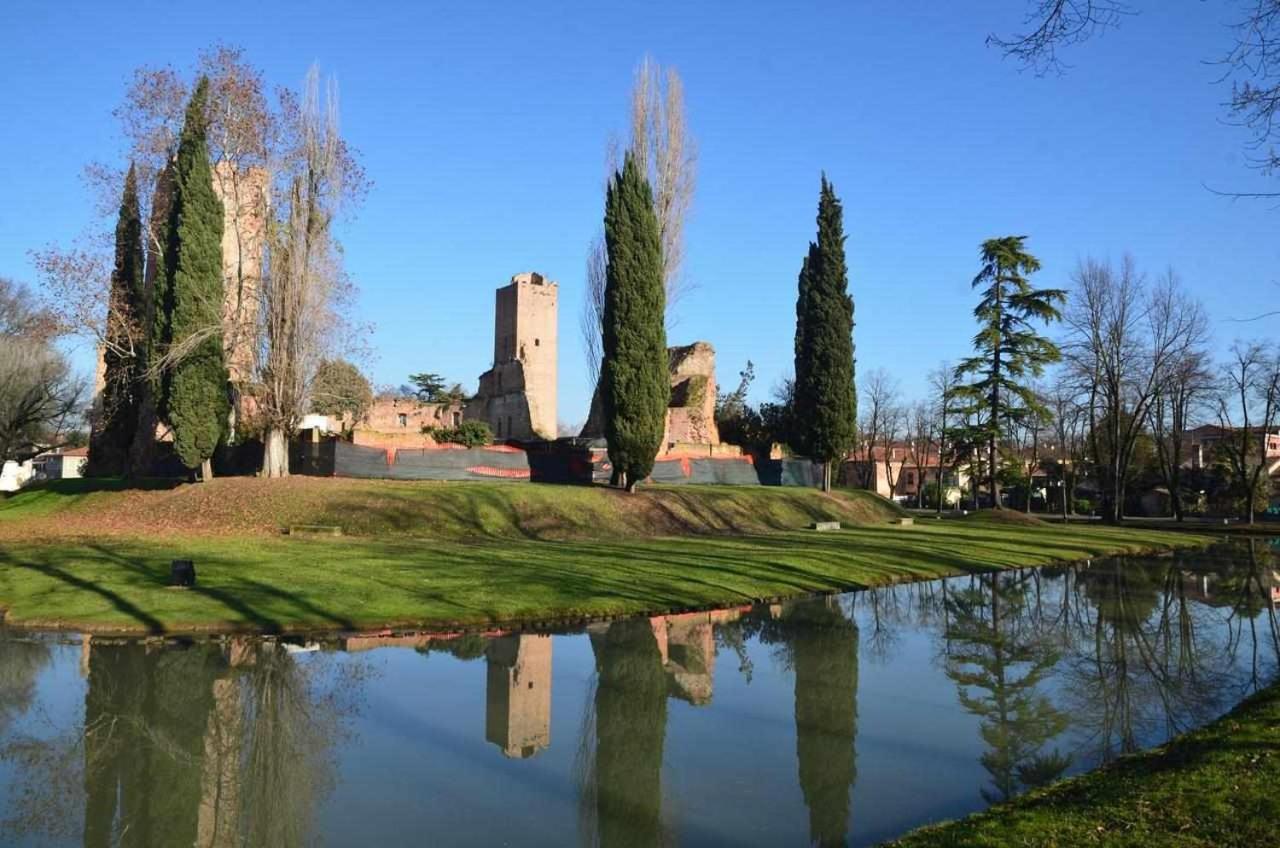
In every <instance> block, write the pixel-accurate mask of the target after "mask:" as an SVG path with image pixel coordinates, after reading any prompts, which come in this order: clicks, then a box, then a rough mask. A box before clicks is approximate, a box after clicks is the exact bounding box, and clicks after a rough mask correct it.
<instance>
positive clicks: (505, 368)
mask: <svg viewBox="0 0 1280 848" xmlns="http://www.w3.org/2000/svg"><path fill="white" fill-rule="evenodd" d="M558 292H559V289H558V287H557V286H556V284H555V283H554V282H552V281H550V280H547V279H546V278H545V277H543V276H542V275H541V274H538V273H533V272H531V273H526V274H517V275H515V276H514V277H512V278H511V283H510V284H509V285H506V286H503V287H502V288H500V289H498V291H497V294H496V297H495V304H494V306H495V309H494V337H493V367H492V368H490V369H489V370H488V371H486V372H485V373H484V374H481V375H480V388H479V391H478V392H477V393H476V396H475V397H474V398H472V399H471V400H470V401H469V402H468V403H467V410H466V417H467V418H468V419H474V420H480V421H485V422H487V423H488V424H489V428H490V429H491V430H493V435H494V438H495V439H498V440H507V439H517V440H531V439H554V438H555V437H556V435H557V432H556V429H557V423H556V422H557V419H556V379H557V373H556V350H557V341H556V340H557V325H556V321H557V318H556V310H557V297H558Z"/></svg>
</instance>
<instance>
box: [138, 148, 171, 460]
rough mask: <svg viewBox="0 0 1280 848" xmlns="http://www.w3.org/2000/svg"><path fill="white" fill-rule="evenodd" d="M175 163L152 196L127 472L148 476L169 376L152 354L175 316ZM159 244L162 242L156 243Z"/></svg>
mask: <svg viewBox="0 0 1280 848" xmlns="http://www.w3.org/2000/svg"><path fill="white" fill-rule="evenodd" d="M175 164H176V163H175V161H174V159H173V158H172V157H170V159H169V161H168V162H166V163H165V166H164V168H163V169H161V171H160V173H159V174H158V175H157V176H156V184H155V188H154V189H153V190H152V193H151V221H150V226H151V233H152V234H154V236H155V237H154V238H148V239H147V240H146V247H147V272H146V277H145V280H144V289H143V290H144V301H145V308H144V310H143V311H142V313H141V314H140V319H141V321H142V335H143V337H144V338H143V339H142V344H141V348H140V350H139V369H138V373H139V374H140V375H141V376H142V382H141V383H140V391H139V396H138V423H137V426H136V427H135V428H134V435H133V445H132V447H131V448H130V449H129V463H128V467H127V468H126V473H127V474H128V475H130V476H145V475H146V474H147V473H148V472H149V471H150V470H151V468H152V466H153V465H154V463H155V459H156V428H157V426H158V424H159V421H160V418H161V414H160V413H161V410H160V409H159V406H160V404H161V403H162V402H163V400H164V394H165V392H164V389H165V384H166V382H167V374H166V373H164V372H159V373H157V372H156V371H155V370H154V369H152V368H151V364H152V356H153V353H154V355H155V356H159V354H160V353H162V352H163V351H164V350H165V349H166V348H167V347H168V345H169V341H170V335H169V329H170V327H169V318H170V316H171V315H172V313H173V298H172V297H170V296H169V293H170V291H171V289H170V287H169V279H168V275H166V274H165V273H164V253H165V245H164V244H163V243H162V242H163V239H165V238H166V237H167V235H168V230H169V213H170V212H171V211H172V208H173V183H174V179H175V177H174V168H175ZM157 241H159V242H161V243H160V244H157Z"/></svg>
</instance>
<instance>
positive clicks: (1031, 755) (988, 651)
mask: <svg viewBox="0 0 1280 848" xmlns="http://www.w3.org/2000/svg"><path fill="white" fill-rule="evenodd" d="M976 580H977V583H976V585H975V586H973V587H970V588H968V589H964V590H961V591H959V592H956V593H953V594H952V595H951V596H950V597H949V598H948V600H947V605H948V613H949V621H950V623H949V625H948V627H947V633H946V636H947V640H948V642H949V645H950V650H949V652H948V655H947V663H946V672H947V676H948V677H950V678H951V679H952V680H954V681H955V683H956V686H957V688H958V689H959V696H960V703H961V705H962V706H963V707H964V708H965V709H966V710H968V711H969V712H970V713H973V714H974V715H976V716H978V717H979V718H981V720H982V723H981V730H980V732H981V734H982V739H983V741H984V742H985V743H986V745H987V751H986V752H985V753H984V754H983V755H982V765H983V767H984V768H985V769H986V770H987V773H988V774H990V775H991V781H992V783H993V784H994V786H995V791H994V792H993V791H991V790H989V789H986V788H984V789H983V790H982V797H983V798H984V799H985V800H986V801H987V802H989V803H994V802H995V801H998V800H1007V799H1008V798H1011V797H1013V796H1014V795H1016V794H1018V792H1020V791H1022V790H1023V789H1026V788H1029V787H1031V786H1038V785H1041V784H1044V783H1048V782H1049V781H1051V780H1054V779H1056V778H1057V777H1058V776H1060V775H1061V774H1062V772H1064V771H1065V770H1066V768H1067V766H1068V765H1069V764H1070V760H1069V758H1067V757H1065V756H1062V755H1061V754H1059V753H1058V752H1057V751H1056V750H1055V751H1053V752H1050V753H1045V752H1043V751H1042V748H1043V747H1044V745H1045V743H1047V742H1048V741H1049V740H1050V739H1052V738H1053V737H1055V736H1057V735H1058V734H1059V733H1061V732H1062V731H1064V730H1065V729H1066V727H1067V720H1066V717H1065V716H1064V715H1063V714H1062V713H1060V712H1059V711H1058V710H1057V709H1055V708H1054V707H1053V705H1052V704H1051V703H1050V702H1049V699H1048V698H1047V697H1045V696H1044V695H1042V694H1040V693H1039V692H1037V691H1036V687H1037V686H1038V685H1039V684H1040V682H1041V681H1042V680H1043V679H1044V677H1045V676H1046V675H1047V674H1048V673H1049V670H1050V669H1052V668H1053V666H1054V664H1055V663H1056V662H1057V661H1058V656H1057V654H1056V653H1055V652H1054V651H1053V650H1052V649H1051V648H1050V647H1049V646H1048V645H1047V643H1046V642H1045V641H1044V639H1043V637H1041V636H1039V635H1037V632H1036V630H1035V629H1034V628H1032V627H1029V626H1027V625H1028V622H1027V621H1026V619H1027V616H1026V611H1027V609H1026V589H1027V585H1028V584H1027V583H1026V581H1025V579H1024V578H1023V576H1022V575H1007V576H1006V579H1001V575H986V576H979V577H977V578H976ZM1024 669H1025V671H1023V670H1024Z"/></svg>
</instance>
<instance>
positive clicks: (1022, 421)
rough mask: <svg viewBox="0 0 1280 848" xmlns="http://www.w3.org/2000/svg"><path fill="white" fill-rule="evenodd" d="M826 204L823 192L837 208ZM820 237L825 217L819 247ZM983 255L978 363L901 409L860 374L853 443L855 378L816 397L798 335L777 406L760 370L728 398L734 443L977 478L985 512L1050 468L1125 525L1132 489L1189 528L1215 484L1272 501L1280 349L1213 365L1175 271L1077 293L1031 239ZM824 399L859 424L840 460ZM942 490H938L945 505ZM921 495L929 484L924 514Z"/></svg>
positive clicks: (858, 467)
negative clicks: (1008, 489) (758, 401)
mask: <svg viewBox="0 0 1280 848" xmlns="http://www.w3.org/2000/svg"><path fill="white" fill-rule="evenodd" d="M826 198H827V187H826V186H825V183H824V204H826V205H827V206H828V207H830V201H829V200H827V199H826ZM821 220H822V218H821V216H820V222H821ZM821 232H822V229H821V223H820V238H819V244H821V243H822V235H821ZM828 241H829V242H830V241H831V240H830V239H828ZM815 247H816V246H815ZM980 260H981V265H980V269H979V273H978V274H977V275H976V277H975V278H974V280H973V286H974V288H976V289H978V290H979V293H980V299H979V303H978V305H977V306H976V307H975V310H974V316H975V319H976V321H977V323H978V332H977V333H976V334H975V336H974V338H973V346H974V353H973V355H972V356H970V357H968V358H966V359H965V360H963V361H962V362H960V363H959V365H958V366H954V367H953V366H951V365H949V364H946V363H944V364H943V365H941V366H940V367H939V368H938V369H936V370H935V371H934V372H933V373H932V374H931V375H930V379H929V385H930V396H929V397H927V398H926V399H924V400H921V401H919V402H917V403H914V404H907V403H903V402H901V401H900V400H899V398H900V395H901V390H900V387H899V384H898V383H897V381H896V380H895V379H894V378H893V377H892V376H891V375H890V374H889V373H888V372H886V371H885V370H884V369H873V370H872V371H870V372H868V373H867V374H866V375H865V376H864V377H863V379H862V381H861V397H862V404H861V416H860V417H858V418H857V419H856V420H857V424H858V427H857V431H856V434H855V433H854V432H851V431H852V423H853V422H854V420H855V418H854V414H853V412H852V411H851V409H850V408H839V404H840V403H842V402H843V399H844V396H843V395H841V394H840V393H838V392H835V393H833V389H832V388H831V387H832V386H836V385H839V386H843V385H846V384H845V383H844V378H843V377H842V378H841V379H840V380H839V381H838V382H831V381H828V382H827V383H826V384H825V387H824V388H822V389H820V390H818V391H817V392H812V390H805V391H802V390H801V386H802V384H804V385H808V384H809V381H810V380H812V377H810V376H809V374H808V372H807V370H806V369H811V368H812V367H813V363H815V362H817V361H820V360H819V359H816V358H815V357H814V356H812V355H809V354H805V355H803V356H802V355H801V350H802V347H801V344H802V342H803V341H804V337H803V335H802V333H801V332H798V334H797V361H796V374H797V379H796V380H795V381H794V382H793V381H785V382H784V383H783V384H782V385H781V386H779V387H778V388H777V389H776V390H775V397H774V401H773V402H772V403H766V404H762V405H760V406H758V407H753V406H752V405H750V404H749V403H747V401H746V393H747V390H748V388H749V386H750V384H751V381H752V380H753V378H754V368H753V366H751V365H750V363H749V364H748V369H747V370H746V371H744V372H743V374H742V382H741V383H740V385H739V386H738V388H737V389H736V390H735V391H733V392H729V393H726V394H723V395H721V397H720V398H719V404H718V408H717V419H718V423H719V424H720V427H721V433H722V435H723V437H724V438H725V439H726V440H727V441H730V442H733V443H736V444H740V445H743V446H744V447H747V448H750V449H753V450H762V449H767V448H768V447H769V446H770V445H771V444H774V443H780V444H784V445H787V446H789V447H790V448H791V449H792V450H793V451H795V452H797V453H800V454H804V455H807V456H811V457H813V458H815V459H819V460H827V459H828V457H829V458H830V460H836V459H841V458H844V457H845V456H847V455H849V449H850V448H853V447H854V446H855V445H856V451H854V453H853V454H852V456H854V457H856V459H857V460H858V462H856V463H855V464H854V465H853V466H852V468H853V469H854V471H855V473H856V475H857V476H856V477H855V479H853V480H851V481H850V482H852V483H854V484H856V485H861V486H863V487H868V488H871V487H874V485H875V479H876V476H877V473H878V471H877V466H878V465H880V464H882V465H883V476H884V477H885V478H886V479H887V481H888V483H889V486H890V488H891V489H894V488H895V487H896V485H897V483H898V480H897V479H896V477H897V475H898V474H900V473H901V471H902V470H903V469H914V470H915V472H916V474H917V476H918V477H920V478H921V479H923V478H924V477H925V475H926V473H927V472H928V471H930V470H931V469H937V470H938V471H944V470H947V471H950V472H951V475H950V476H952V477H953V478H954V477H956V476H958V474H957V472H959V471H960V470H961V469H963V470H964V471H967V472H968V476H969V478H970V481H971V483H972V486H973V488H972V490H971V493H970V497H971V500H972V502H974V503H975V504H977V503H979V498H980V495H979V486H981V487H982V488H983V489H984V490H985V493H986V498H987V499H988V500H989V503H990V504H991V505H993V506H995V507H996V508H1001V507H1002V506H1003V505H1004V503H1005V498H1004V497H1003V496H1002V494H1001V488H1002V486H1003V485H1016V486H1017V488H1018V489H1019V493H1020V497H1021V498H1022V502H1023V506H1024V507H1025V508H1027V509H1029V508H1030V502H1031V498H1030V494H1029V489H1030V485H1031V477H1032V475H1036V474H1042V473H1046V472H1047V473H1048V474H1049V475H1050V476H1056V478H1057V479H1056V481H1055V482H1056V483H1057V484H1058V486H1059V488H1060V489H1061V492H1062V497H1061V505H1062V507H1063V509H1064V510H1070V509H1072V508H1073V507H1074V504H1073V503H1072V497H1071V492H1073V491H1074V490H1075V488H1076V486H1077V484H1078V483H1079V482H1080V481H1081V479H1083V478H1084V477H1087V478H1088V479H1090V480H1091V481H1092V483H1093V484H1095V485H1096V487H1097V489H1098V491H1099V498H1098V500H1099V501H1100V503H1099V506H1100V509H1101V512H1102V514H1103V516H1104V517H1105V518H1107V519H1108V520H1110V521H1112V522H1119V521H1120V520H1122V518H1123V515H1124V510H1125V505H1126V503H1132V501H1133V494H1134V492H1133V491H1131V487H1132V486H1133V485H1134V484H1135V483H1140V484H1142V486H1143V488H1150V487H1152V486H1159V487H1162V488H1164V489H1166V490H1167V491H1168V492H1169V498H1170V508H1171V511H1172V512H1173V514H1174V515H1175V516H1176V517H1177V518H1179V519H1181V518H1182V517H1183V515H1184V514H1185V512H1186V509H1187V495H1188V492H1189V490H1192V491H1196V492H1200V491H1202V490H1204V489H1205V488H1206V486H1207V487H1209V489H1211V490H1214V494H1215V496H1216V499H1218V500H1220V501H1230V502H1231V503H1233V504H1234V505H1235V506H1236V508H1238V510H1239V512H1240V514H1241V516H1242V517H1243V518H1245V519H1246V520H1249V521H1252V520H1253V518H1254V514H1255V511H1256V509H1257V508H1258V507H1259V506H1260V505H1262V504H1265V501H1266V495H1267V494H1268V493H1269V491H1270V488H1269V476H1268V472H1267V469H1268V467H1269V462H1270V461H1272V460H1273V459H1274V457H1272V458H1270V459H1269V456H1268V448H1267V447H1266V436H1267V434H1268V433H1270V432H1272V431H1273V430H1274V429H1275V427H1276V426H1277V424H1280V355H1278V351H1277V349H1276V348H1275V347H1274V346H1271V345H1269V344H1266V343H1263V342H1237V343H1236V344H1234V345H1233V346H1232V347H1231V349H1230V351H1229V353H1228V356H1227V358H1226V359H1225V361H1222V362H1218V363H1214V362H1213V360H1212V358H1211V356H1210V354H1209V343H1210V334H1209V329H1208V328H1209V322H1208V318H1207V315H1206V313H1205V311H1204V308H1203V307H1202V305H1201V304H1200V303H1199V302H1198V301H1196V300H1195V299H1194V298H1193V297H1191V296H1190V295H1189V294H1188V293H1187V291H1186V290H1185V288H1184V286H1183V284H1182V282H1181V281H1180V279H1179V278H1178V277H1177V275H1176V274H1175V273H1174V272H1173V271H1171V270H1170V271H1166V272H1165V273H1163V274H1162V275H1160V276H1158V277H1156V278H1154V279H1152V278H1151V277H1149V276H1148V275H1147V274H1145V273H1143V272H1141V271H1140V270H1139V269H1138V267H1137V265H1136V263H1135V261H1134V260H1133V259H1132V257H1125V258H1124V259H1123V260H1122V261H1121V262H1119V263H1118V264H1114V263H1110V262H1104V261H1099V260H1096V259H1085V260H1083V261H1081V262H1080V263H1079V265H1078V267H1077V268H1076V270H1075V271H1074V273H1073V274H1072V275H1071V285H1070V287H1069V289H1056V288H1053V289H1046V288H1036V287H1034V286H1033V285H1032V282H1031V278H1032V277H1033V275H1034V274H1035V273H1036V272H1037V271H1038V270H1039V268H1040V263H1039V261H1038V260H1037V259H1036V257H1035V256H1034V255H1032V254H1031V253H1030V252H1029V251H1028V250H1027V246H1026V238H1025V237H1023V236H1010V237H1003V238H996V239H990V240H988V241H986V242H984V243H983V244H982V246H981V249H980ZM810 261H811V260H809V259H807V260H806V273H805V274H802V280H803V279H804V278H805V276H806V275H807V273H808V267H809V263H810ZM802 285H803V283H802ZM804 298H805V295H804V289H803V288H802V295H801V301H800V309H799V314H801V315H804V314H807V312H806V309H805V300H804ZM841 320H843V317H842V319H841ZM1055 327H1057V328H1058V330H1053V329H1051V328H1055ZM833 338H841V339H844V338H847V335H846V334H845V333H843V332H842V333H839V334H838V335H836V336H833ZM838 361H840V362H844V361H846V359H845V356H844V355H843V354H842V355H841V356H840V357H839V358H838ZM849 361H851V360H849ZM1050 368H1052V369H1053V373H1052V375H1051V378H1050V377H1049V376H1048V375H1047V370H1048V369H1050ZM849 381H850V382H852V373H851V372H850V374H849ZM854 397H855V403H856V395H855V396H854ZM813 398H819V399H822V400H824V401H827V402H831V401H835V402H831V403H830V408H831V410H832V411H833V412H832V414H833V415H834V416H835V420H837V421H839V422H841V423H842V424H844V425H847V426H848V428H849V429H848V430H846V431H845V432H844V434H843V439H844V441H840V442H838V443H835V442H829V443H826V445H825V446H826V447H831V446H833V445H836V446H838V447H839V448H840V449H839V450H835V451H833V452H832V453H829V454H824V452H823V450H822V448H823V447H824V444H823V443H822V442H821V441H820V440H819V441H814V440H813V437H812V435H811V434H812V433H813V432H817V431H818V430H817V428H814V427H813V426H812V425H813V423H814V422H819V421H821V420H822V414H823V412H822V411H821V410H820V409H819V408H817V407H814V406H813V405H812V400H811V399H813ZM853 408H854V409H856V407H853ZM815 410H818V411H815ZM801 422H803V425H802V424H801ZM1202 424H1214V425H1217V426H1218V427H1219V428H1221V430H1220V433H1219V434H1218V435H1219V437H1218V438H1217V440H1216V442H1215V445H1214V449H1213V450H1212V451H1211V452H1209V453H1207V454H1206V455H1204V456H1200V457H1196V458H1195V459H1196V463H1198V464H1203V465H1205V466H1207V467H1208V469H1209V470H1208V471H1206V472H1200V471H1196V472H1195V473H1194V474H1193V473H1192V471H1189V470H1188V466H1190V465H1193V463H1192V457H1191V456H1189V455H1188V451H1187V446H1188V444H1189V433H1190V431H1191V430H1192V429H1194V428H1196V427H1197V426H1198V425H1202ZM855 435H856V439H855ZM939 466H941V468H939ZM1206 474H1207V475H1209V476H1208V477H1206ZM940 476H941V475H940ZM1193 477H1194V479H1193ZM939 489H940V487H939V486H935V491H934V492H932V493H931V495H932V497H933V499H934V501H935V503H936V504H937V506H938V508H939V509H941V507H942V500H943V498H942V493H941V491H939ZM924 495H925V487H924V486H923V484H921V485H919V486H917V487H916V496H917V498H918V504H919V505H923V499H924Z"/></svg>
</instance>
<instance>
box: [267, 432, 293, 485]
mask: <svg viewBox="0 0 1280 848" xmlns="http://www.w3.org/2000/svg"><path fill="white" fill-rule="evenodd" d="M262 476H263V477H288V476H289V442H288V440H286V439H285V437H284V430H281V429H280V428H278V427H273V428H272V429H270V430H268V431H267V438H266V441H265V442H264V443H263V445H262Z"/></svg>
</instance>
